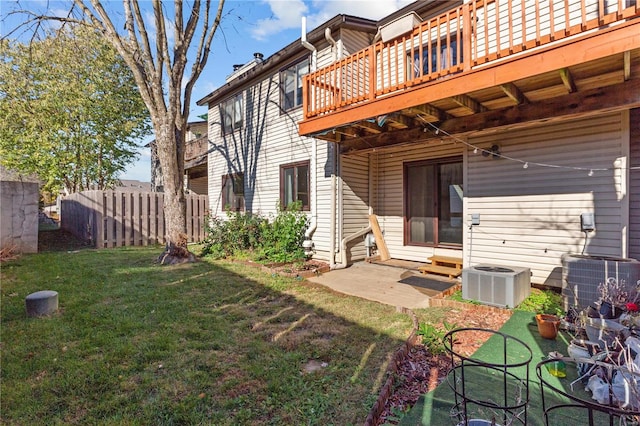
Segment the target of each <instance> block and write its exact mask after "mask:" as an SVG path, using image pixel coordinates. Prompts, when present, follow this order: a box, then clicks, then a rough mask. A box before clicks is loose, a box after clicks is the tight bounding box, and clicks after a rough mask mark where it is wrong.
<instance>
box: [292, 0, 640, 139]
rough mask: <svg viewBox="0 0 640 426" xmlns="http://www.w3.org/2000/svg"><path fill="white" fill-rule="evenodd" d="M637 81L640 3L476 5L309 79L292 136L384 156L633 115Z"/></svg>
mask: <svg viewBox="0 0 640 426" xmlns="http://www.w3.org/2000/svg"><path fill="white" fill-rule="evenodd" d="M639 81H640V0H535V1H534V0H471V1H470V2H468V3H465V4H463V5H460V6H458V7H456V8H454V9H451V10H449V11H447V12H446V13H444V14H442V15H440V16H437V17H434V18H432V19H428V20H425V21H423V22H421V23H419V25H418V26H416V27H415V28H414V29H413V30H412V31H410V32H407V33H405V34H403V35H400V36H399V37H397V38H395V39H392V40H388V41H381V42H378V43H376V44H375V45H372V46H369V47H368V48H366V49H364V50H362V51H360V52H357V53H355V54H353V55H351V56H349V57H346V58H344V59H341V60H340V61H337V62H335V63H333V64H331V65H329V66H327V67H325V68H322V69H319V70H316V71H315V72H312V73H310V74H308V75H307V76H305V78H304V82H303V96H304V98H303V109H304V118H303V121H301V122H300V123H299V131H300V134H302V135H310V136H315V137H318V138H321V139H325V140H329V141H335V142H349V141H352V142H353V143H352V146H353V147H355V148H356V149H357V148H358V147H365V146H368V147H372V146H376V145H378V146H380V145H384V144H386V143H387V142H388V141H387V142H385V137H384V134H385V133H388V132H392V131H398V130H411V129H414V130H415V129H418V130H422V129H423V128H426V127H428V126H426V124H428V123H438V127H439V128H442V129H446V130H447V131H448V132H449V133H460V132H465V131H471V130H477V129H478V128H486V127H495V126H499V125H506V124H511V123H517V122H521V121H523V120H529V121H531V120H535V119H548V118H550V117H555V116H562V115H571V114H574V115H577V114H584V113H587V112H588V111H591V112H593V110H595V109H607V110H613V109H616V108H630V107H637V106H640V96H639V95H638V93H640V84H639ZM571 105H573V107H571ZM513 107H518V109H517V111H516V110H513ZM506 112H508V114H506V116H505V113H506ZM472 116H476V117H472ZM370 137H371V138H375V139H377V140H376V141H365V143H362V140H363V138H370ZM411 137H412V136H411V135H406V136H405V137H404V139H406V141H410V140H411ZM398 140H400V142H402V141H403V138H402V137H401V138H399V139H398V138H397V137H396V138H394V141H398ZM358 141H360V142H358ZM360 145H361V146H360Z"/></svg>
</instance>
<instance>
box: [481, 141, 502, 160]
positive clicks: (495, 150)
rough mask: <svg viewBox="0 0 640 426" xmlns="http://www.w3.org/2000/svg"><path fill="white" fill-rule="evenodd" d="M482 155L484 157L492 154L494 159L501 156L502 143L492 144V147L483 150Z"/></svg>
mask: <svg viewBox="0 0 640 426" xmlns="http://www.w3.org/2000/svg"><path fill="white" fill-rule="evenodd" d="M482 156H483V157H489V156H491V158H493V159H494V160H495V159H497V158H500V145H497V144H494V145H491V147H489V148H487V149H484V150H482Z"/></svg>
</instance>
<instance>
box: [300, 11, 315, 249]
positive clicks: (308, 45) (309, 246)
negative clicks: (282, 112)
mask: <svg viewBox="0 0 640 426" xmlns="http://www.w3.org/2000/svg"><path fill="white" fill-rule="evenodd" d="M300 42H301V44H302V46H304V47H306V48H307V49H309V50H310V51H311V71H315V69H316V61H317V56H318V52H317V50H316V48H315V47H314V46H313V45H312V44H311V43H309V42H308V41H307V18H306V17H304V16H303V17H302V34H301V35H300ZM317 164H318V142H317V140H316V138H311V164H310V167H309V168H310V172H311V173H313V176H312V177H313V179H312V180H313V182H312V188H311V191H312V193H311V197H312V199H311V200H310V201H311V223H310V224H309V228H307V230H306V231H305V233H304V238H305V243H303V245H304V247H305V250H306V251H307V254H308V253H311V254H313V252H312V248H313V242H312V241H311V236H312V235H313V233H314V232H315V231H316V228H317V227H318V195H317V194H318V174H317V170H316V168H317Z"/></svg>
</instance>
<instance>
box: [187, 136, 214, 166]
mask: <svg viewBox="0 0 640 426" xmlns="http://www.w3.org/2000/svg"><path fill="white" fill-rule="evenodd" d="M208 149H209V143H208V140H207V138H206V137H203V138H198V139H194V140H191V141H187V142H186V143H185V147H184V160H185V161H186V162H188V161H190V160H195V159H198V158H200V157H201V156H203V155H206V154H207V150H208Z"/></svg>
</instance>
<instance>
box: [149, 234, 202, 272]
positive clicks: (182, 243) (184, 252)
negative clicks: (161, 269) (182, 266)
mask: <svg viewBox="0 0 640 426" xmlns="http://www.w3.org/2000/svg"><path fill="white" fill-rule="evenodd" d="M195 261H196V256H195V255H194V254H193V253H191V252H190V251H189V249H188V248H187V236H186V235H184V234H181V235H180V236H179V238H178V241H177V242H173V241H171V240H169V241H168V242H167V244H166V245H165V247H164V251H163V252H162V254H161V255H160V256H159V257H158V263H160V264H161V265H175V264H177V263H191V262H195Z"/></svg>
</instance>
